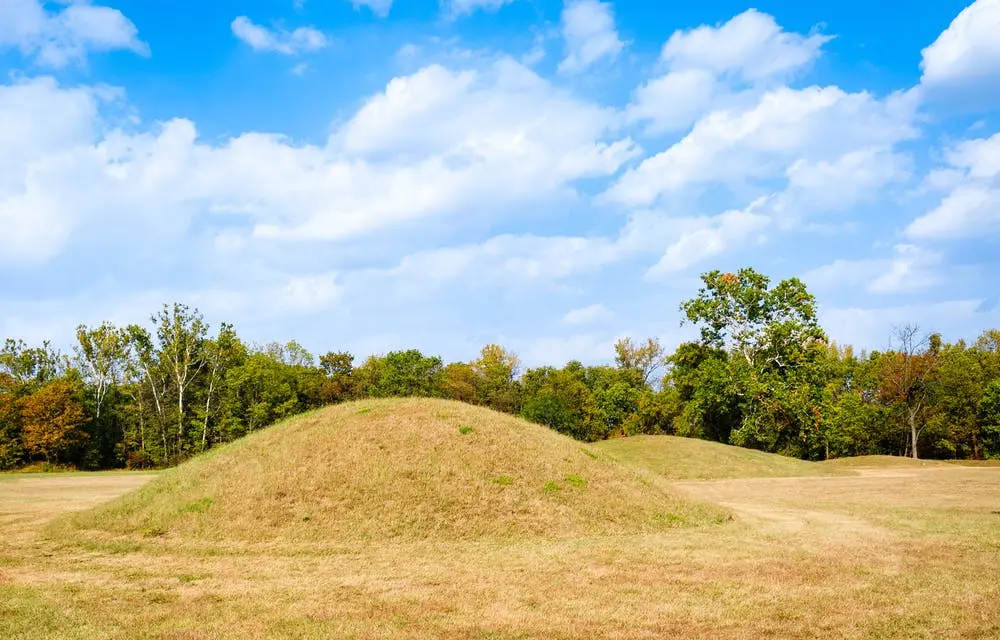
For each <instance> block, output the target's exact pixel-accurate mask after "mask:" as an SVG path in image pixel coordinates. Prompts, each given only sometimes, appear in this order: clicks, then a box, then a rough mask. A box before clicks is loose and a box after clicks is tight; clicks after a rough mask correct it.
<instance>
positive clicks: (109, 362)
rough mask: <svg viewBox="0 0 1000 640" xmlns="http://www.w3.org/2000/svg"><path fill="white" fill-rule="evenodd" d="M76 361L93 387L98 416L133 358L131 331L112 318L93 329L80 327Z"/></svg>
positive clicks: (98, 416)
mask: <svg viewBox="0 0 1000 640" xmlns="http://www.w3.org/2000/svg"><path fill="white" fill-rule="evenodd" d="M76 340H77V345H76V348H75V350H76V361H77V366H79V368H80V371H81V372H82V373H83V377H84V380H85V381H86V382H88V383H89V385H90V387H91V389H92V390H93V396H94V406H95V415H94V418H95V419H96V420H100V419H101V410H102V409H103V407H104V400H105V398H106V397H107V395H108V392H109V391H111V390H112V389H115V388H117V387H118V386H119V385H120V384H121V382H122V378H123V376H124V375H125V369H126V367H127V366H128V360H129V350H130V343H129V334H128V331H127V330H125V329H119V328H118V327H116V326H115V325H114V324H112V323H110V322H104V323H102V324H101V325H100V326H98V327H96V328H94V329H91V328H89V327H87V325H85V324H81V325H80V326H78V327H77V328H76Z"/></svg>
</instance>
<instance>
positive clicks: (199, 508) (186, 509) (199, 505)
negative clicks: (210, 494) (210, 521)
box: [181, 498, 213, 513]
mask: <svg viewBox="0 0 1000 640" xmlns="http://www.w3.org/2000/svg"><path fill="white" fill-rule="evenodd" d="M212 504H213V500H212V499H211V498H202V499H201V500H195V501H194V502H189V503H187V504H186V505H184V506H183V507H181V513H205V512H206V511H208V508H209V507H211V506H212Z"/></svg>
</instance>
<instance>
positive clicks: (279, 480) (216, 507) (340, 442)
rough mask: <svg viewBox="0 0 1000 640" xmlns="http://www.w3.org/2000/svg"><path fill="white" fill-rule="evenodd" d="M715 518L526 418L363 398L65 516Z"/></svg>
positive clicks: (348, 522) (627, 521) (374, 536)
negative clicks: (108, 501)
mask: <svg viewBox="0 0 1000 640" xmlns="http://www.w3.org/2000/svg"><path fill="white" fill-rule="evenodd" d="M720 515H721V513H720V512H718V511H716V510H715V509H714V508H713V507H707V506H702V505H696V504H692V503H689V502H686V501H685V500H683V499H682V498H680V497H678V494H676V493H673V492H672V491H671V489H670V488H669V487H667V486H666V484H665V483H662V482H660V481H659V480H658V479H655V478H654V479H652V480H651V479H649V478H645V477H643V476H642V474H639V473H637V472H636V471H634V470H631V469H628V468H625V467H622V466H621V465H619V464H617V463H616V462H614V461H612V460H609V459H607V458H605V457H603V456H600V455H599V454H597V453H595V452H594V451H593V450H592V448H590V447H588V446H586V445H583V444H582V443H579V442H576V441H574V440H572V439H570V438H567V437H565V436H562V435H560V434H558V433H555V432H554V431H551V430H549V429H547V428H545V427H541V426H538V425H535V424H531V423H528V422H526V421H524V420H521V419H519V418H515V417H512V416H508V415H505V414H501V413H496V412H493V411H490V410H488V409H482V408H478V407H472V406H468V405H464V404H460V403H457V402H448V401H443V400H428V399H419V400H418V399H407V400H369V401H362V402H352V403H347V404H343V405H338V406H334V407H329V408H326V409H322V410H319V411H315V412H312V413H310V414H306V415H303V416H299V417H296V418H293V419H290V420H288V421H286V422H284V423H282V424H279V425H276V426H274V427H271V428H269V429H267V430H264V431H261V432H258V433H256V434H253V435H251V436H249V437H247V438H244V439H242V440H240V441H237V442H235V443H233V444H231V445H228V446H224V447H220V448H219V449H216V450H213V451H211V452H209V453H208V454H205V455H202V456H199V457H196V458H194V459H192V460H190V461H189V462H186V463H184V464H182V465H180V466H178V467H176V468H174V469H171V470H168V471H166V472H164V473H162V474H161V475H160V476H158V477H157V478H155V479H154V480H152V481H151V482H150V483H149V484H147V485H146V486H144V487H142V488H141V489H139V490H137V491H135V492H133V493H130V494H127V495H125V496H123V497H121V498H119V499H117V500H115V501H113V502H111V503H109V504H107V505H104V506H102V507H99V508H97V509H94V510H91V511H87V512H83V513H80V514H78V515H76V516H74V517H72V519H71V520H70V522H69V524H71V525H72V526H73V527H75V528H78V529H84V530H97V531H103V532H109V533H113V534H141V535H146V536H174V537H188V538H196V539H218V540H227V539H228V540H240V541H249V542H265V541H276V540H282V539H288V540H303V541H319V540H323V541H329V542H332V543H338V542H340V541H344V542H358V541H365V540H374V541H378V540H386V539H404V540H405V539H409V540H419V539H434V540H458V539H481V538H510V537H518V536H526V535H527V536H542V537H554V538H563V537H570V536H573V537H576V536H589V535H604V534H620V533H633V532H644V531H655V530H660V529H664V528H667V527H671V526H677V525H678V524H683V523H698V522H704V521H708V520H712V519H716V518H718V517H719V516H720Z"/></svg>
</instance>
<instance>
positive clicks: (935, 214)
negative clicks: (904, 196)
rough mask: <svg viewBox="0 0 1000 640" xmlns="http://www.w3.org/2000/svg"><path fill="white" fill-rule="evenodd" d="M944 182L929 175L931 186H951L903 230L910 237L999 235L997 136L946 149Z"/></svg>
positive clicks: (999, 157)
mask: <svg viewBox="0 0 1000 640" xmlns="http://www.w3.org/2000/svg"><path fill="white" fill-rule="evenodd" d="M945 160H946V162H947V163H948V165H949V169H947V170H946V171H947V174H944V175H947V176H948V178H947V180H944V179H942V174H941V173H936V174H932V176H931V177H930V178H929V180H930V181H931V183H932V184H931V185H930V186H932V187H933V186H934V185H935V184H937V185H939V186H942V185H947V186H948V187H950V190H949V192H948V193H947V194H946V195H945V196H944V197H943V199H942V200H941V202H940V203H939V204H938V205H937V206H936V207H934V209H932V210H931V211H929V212H927V213H926V214H924V215H922V216H920V217H918V218H917V219H916V220H914V221H913V222H911V223H910V225H909V226H908V227H907V228H906V234H907V235H908V236H909V237H911V238H920V239H953V238H969V237H975V236H984V235H987V236H988V235H993V234H995V233H997V232H1000V134H996V135H994V136H992V137H990V138H981V139H975V140H966V141H964V142H962V143H959V144H958V145H956V146H955V147H953V148H951V149H949V150H947V152H946V153H945Z"/></svg>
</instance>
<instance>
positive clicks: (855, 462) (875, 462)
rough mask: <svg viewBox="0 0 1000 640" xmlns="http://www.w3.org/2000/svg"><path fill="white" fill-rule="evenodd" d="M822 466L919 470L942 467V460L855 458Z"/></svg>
mask: <svg viewBox="0 0 1000 640" xmlns="http://www.w3.org/2000/svg"><path fill="white" fill-rule="evenodd" d="M820 464H822V465H824V466H829V467H832V468H842V469H919V468H921V467H943V466H947V465H948V463H947V462H945V461H943V460H914V459H913V458H904V457H902V456H855V457H853V458H834V459H833V460H826V461H825V462H822V463H820Z"/></svg>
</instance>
